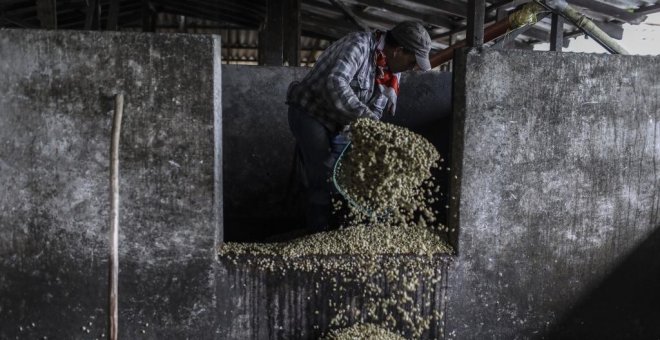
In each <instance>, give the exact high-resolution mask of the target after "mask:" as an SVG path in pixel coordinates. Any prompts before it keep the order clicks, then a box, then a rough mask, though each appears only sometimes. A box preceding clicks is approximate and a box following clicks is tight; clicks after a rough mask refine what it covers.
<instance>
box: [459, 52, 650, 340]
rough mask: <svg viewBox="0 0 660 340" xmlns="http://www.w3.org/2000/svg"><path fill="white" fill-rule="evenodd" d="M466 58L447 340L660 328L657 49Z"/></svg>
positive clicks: (617, 335)
mask: <svg viewBox="0 0 660 340" xmlns="http://www.w3.org/2000/svg"><path fill="white" fill-rule="evenodd" d="M459 59H460V60H458V63H459V64H458V65H457V68H456V78H455V80H456V82H455V84H454V86H455V91H456V95H457V96H456V97H455V103H456V106H455V109H456V111H455V114H456V118H455V122H456V130H455V132H456V133H457V136H456V139H455V142H454V146H455V148H454V150H455V152H454V155H455V158H454V161H455V162H454V165H453V168H454V170H459V172H458V173H457V175H458V176H459V177H458V178H457V179H456V180H455V181H454V183H453V187H452V189H453V190H454V192H455V193H458V194H459V195H458V196H459V197H460V205H454V208H453V211H452V213H453V214H457V217H458V220H454V221H453V223H454V225H456V223H458V225H459V226H460V234H459V235H458V252H459V256H458V258H457V261H456V262H455V264H454V265H453V266H452V267H451V268H450V279H449V287H450V289H449V291H448V296H449V298H450V301H449V302H448V311H447V317H448V324H447V333H448V335H449V338H455V339H484V338H492V339H523V338H550V339H556V338H575V339H598V338H606V339H650V338H654V339H655V338H657V337H658V336H660V326H659V324H658V322H657V320H660V309H658V307H657V306H658V303H660V293H659V292H658V287H660V260H658V256H657V254H658V251H660V240H659V233H660V214H659V211H660V106H659V105H660V58H658V57H633V56H611V55H595V54H573V53H545V52H544V53H538V52H536V53H534V52H521V51H495V50H473V51H471V52H469V53H467V54H466V55H465V56H464V57H463V58H459ZM459 155H460V156H459ZM457 209H458V210H457ZM453 214H452V216H453Z"/></svg>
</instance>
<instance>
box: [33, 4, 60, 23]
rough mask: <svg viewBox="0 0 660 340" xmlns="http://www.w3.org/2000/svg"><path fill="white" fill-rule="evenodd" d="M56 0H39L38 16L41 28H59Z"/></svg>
mask: <svg viewBox="0 0 660 340" xmlns="http://www.w3.org/2000/svg"><path fill="white" fill-rule="evenodd" d="M55 6H56V5H55V0H37V17H38V18H39V21H40V22H41V28H45V29H52V30H54V29H57V8H56V7H55Z"/></svg>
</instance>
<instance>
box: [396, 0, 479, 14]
mask: <svg viewBox="0 0 660 340" xmlns="http://www.w3.org/2000/svg"><path fill="white" fill-rule="evenodd" d="M392 2H393V3H399V4H400V5H402V6H406V7H412V6H409V5H406V4H404V3H402V2H401V1H397V0H394V1H392ZM392 2H391V3H392ZM407 2H408V3H413V4H417V5H420V6H424V7H427V8H428V9H431V10H436V11H441V12H444V13H447V14H451V15H454V16H457V17H461V18H467V15H468V11H467V9H466V7H465V3H458V2H453V1H446V0H445V1H437V0H408V1H407Z"/></svg>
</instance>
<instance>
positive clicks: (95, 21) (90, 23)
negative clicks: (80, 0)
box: [85, 0, 101, 30]
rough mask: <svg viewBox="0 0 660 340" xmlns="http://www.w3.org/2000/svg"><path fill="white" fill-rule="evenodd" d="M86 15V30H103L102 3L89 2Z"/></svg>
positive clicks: (96, 0) (92, 0) (91, 0)
mask: <svg viewBox="0 0 660 340" xmlns="http://www.w3.org/2000/svg"><path fill="white" fill-rule="evenodd" d="M88 1H89V2H88V3H87V9H86V14H85V30H94V29H100V28H101V2H100V1H99V0H88Z"/></svg>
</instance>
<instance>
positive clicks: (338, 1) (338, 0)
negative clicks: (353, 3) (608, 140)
mask: <svg viewBox="0 0 660 340" xmlns="http://www.w3.org/2000/svg"><path fill="white" fill-rule="evenodd" d="M330 2H331V3H332V4H334V5H335V6H336V7H337V8H339V9H340V10H341V11H342V12H344V14H345V15H346V17H347V18H348V20H349V21H350V22H351V23H353V25H355V26H356V27H357V28H358V29H360V30H362V31H369V30H370V28H369V25H368V24H367V23H365V22H364V21H362V19H360V18H359V17H358V16H357V15H355V13H353V10H352V9H351V8H349V7H348V5H346V4H345V3H344V2H343V1H342V0H330Z"/></svg>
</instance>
